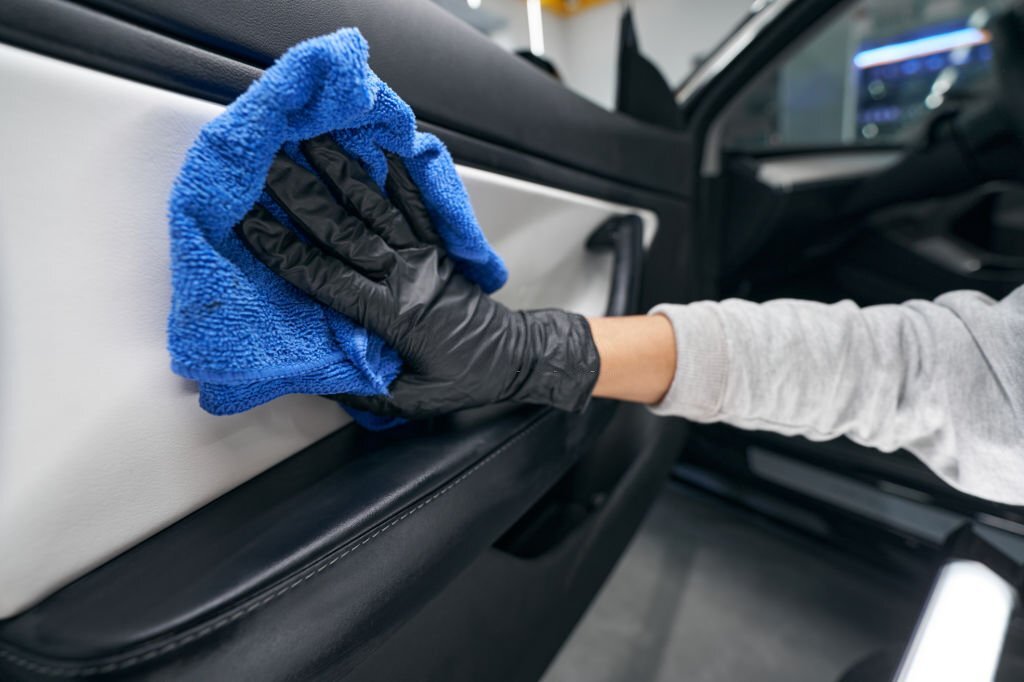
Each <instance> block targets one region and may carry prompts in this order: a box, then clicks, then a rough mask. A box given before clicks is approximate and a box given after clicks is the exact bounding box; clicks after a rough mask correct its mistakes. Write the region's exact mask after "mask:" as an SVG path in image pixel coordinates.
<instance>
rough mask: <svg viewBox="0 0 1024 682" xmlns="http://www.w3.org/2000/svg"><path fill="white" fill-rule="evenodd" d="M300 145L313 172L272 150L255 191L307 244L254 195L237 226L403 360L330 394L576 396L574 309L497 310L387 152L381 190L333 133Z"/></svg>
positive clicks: (409, 402) (454, 406)
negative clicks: (383, 388)
mask: <svg viewBox="0 0 1024 682" xmlns="http://www.w3.org/2000/svg"><path fill="white" fill-rule="evenodd" d="M302 148H303V152H304V153H305V155H306V157H307V158H308V160H309V161H310V163H312V165H313V166H314V167H315V168H316V170H317V173H318V175H315V174H313V173H310V172H309V171H307V170H306V169H304V168H303V167H301V166H300V165H298V164H297V163H295V162H294V161H292V160H291V159H289V158H288V157H287V156H285V155H283V154H279V155H278V157H277V159H275V161H274V164H273V166H272V167H271V169H270V173H269V174H268V176H267V190H268V192H269V193H270V194H271V195H272V196H273V197H274V199H275V200H276V201H277V202H278V203H279V204H280V205H281V206H282V207H283V208H284V209H285V210H286V211H287V212H288V214H289V216H290V217H291V219H292V221H293V222H294V224H295V226H296V228H297V229H299V230H301V231H302V233H303V234H304V236H306V237H308V240H309V242H310V243H304V242H303V241H301V240H299V239H298V238H297V237H296V235H295V234H294V233H292V232H291V231H290V230H288V229H287V228H286V227H284V226H283V225H281V224H280V223H279V222H278V221H276V220H275V219H274V218H273V217H272V216H271V215H270V213H269V212H268V211H266V210H265V209H263V208H261V207H259V206H257V207H256V208H254V209H253V210H252V211H250V212H249V214H248V215H247V216H246V217H245V219H244V220H243V221H242V222H241V223H240V224H239V225H238V227H237V228H236V229H237V231H238V234H239V235H240V236H241V238H242V240H243V241H244V242H245V243H246V244H247V245H248V247H249V248H250V249H251V250H252V252H253V253H254V254H255V255H256V257H257V258H259V259H260V260H261V261H262V262H263V263H265V264H266V265H267V267H269V268H270V269H271V270H273V271H274V272H276V273H277V274H278V275H280V276H281V277H283V278H285V279H286V280H288V281H289V282H290V283H291V284H293V285H294V286H296V287H298V288H299V289H301V290H302V291H304V292H306V293H308V294H309V295H310V296H313V297H314V298H316V299H317V300H318V301H320V302H321V303H323V304H325V305H327V306H329V307H331V308H333V309H335V310H337V311H339V312H341V313H343V314H345V315H347V316H349V317H351V318H352V319H354V320H355V321H356V322H358V323H359V324H361V325H363V326H365V327H366V328H367V329H369V330H371V331H374V332H376V333H377V334H379V335H380V336H381V338H383V339H384V340H385V341H386V342H387V343H388V344H390V345H391V346H393V347H394V348H395V349H396V350H397V351H398V353H399V355H400V356H401V357H402V358H403V360H404V361H405V367H404V369H403V371H402V374H401V375H400V376H399V377H398V378H397V379H396V380H395V381H394V383H393V384H392V385H391V389H390V395H387V396H370V397H364V396H353V395H339V396H331V397H333V398H335V399H337V400H340V401H341V402H343V403H345V404H347V405H349V406H351V407H353V408H356V409H360V410H367V411H371V412H375V413H377V414H383V415H389V416H396V415H397V416H403V417H411V418H416V417H426V416H431V415H435V414H440V413H444V412H450V411H453V410H458V409H461V408H465V407H474V406H479V405H485V404H487V403H493V402H499V401H503V400H513V401H518V402H524V403H536V404H543V405H551V406H553V407H558V408H561V409H564V410H580V409H582V408H583V407H584V406H585V405H586V404H587V401H588V400H589V398H590V393H591V391H592V390H593V387H594V383H595V381H597V373H598V366H599V362H598V354H597V349H596V348H595V346H594V341H593V338H592V337H591V334H590V325H589V324H588V323H587V321H586V320H585V319H584V318H583V317H582V316H580V315H576V314H573V313H568V312H565V311H562V310H534V311H513V310H509V309H508V308H506V307H505V306H503V305H502V304H500V303H498V302H497V301H494V300H493V299H492V298H491V297H490V296H488V295H487V294H485V293H483V291H481V290H480V288H479V287H478V286H477V285H476V284H474V283H473V282H471V281H469V280H468V279H466V278H465V277H463V276H462V275H461V274H459V273H458V272H457V271H456V269H455V264H454V263H453V262H452V260H451V259H450V258H449V257H448V254H447V253H446V252H445V250H444V247H443V245H442V243H441V240H440V238H439V237H438V236H437V233H436V232H435V231H434V229H433V227H432V226H431V223H430V219H429V217H428V215H427V211H426V207H425V206H424V205H423V201H422V199H421V197H420V195H419V191H418V190H417V189H416V186H415V184H414V183H413V182H412V180H411V179H410V178H409V176H408V173H407V171H406V170H405V168H404V166H403V165H402V164H401V162H399V161H398V160H397V159H394V158H393V159H391V160H390V164H389V172H388V181H387V192H388V196H389V197H390V200H389V199H387V198H385V197H384V196H383V195H382V194H381V192H380V190H379V189H378V188H377V187H376V185H375V184H374V183H373V181H372V180H371V179H370V178H369V177H368V176H367V175H366V173H365V171H363V169H362V168H361V167H360V166H359V164H357V163H355V162H353V161H351V160H350V159H348V158H347V157H346V156H345V155H344V154H343V153H342V151H341V150H340V149H339V148H338V146H337V145H336V144H335V143H334V141H333V140H331V139H329V138H327V137H321V138H317V139H316V140H313V141H310V142H306V143H303V146H302ZM318 176H319V177H318Z"/></svg>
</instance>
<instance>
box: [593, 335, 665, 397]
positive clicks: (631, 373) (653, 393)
mask: <svg viewBox="0 0 1024 682" xmlns="http://www.w3.org/2000/svg"><path fill="white" fill-rule="evenodd" d="M588 321H589V322H590V330H591V333H592V334H593V336H594V344H595V345H596V346H597V352H598V354H599V355H600V356H601V371H600V374H599V375H598V379H597V384H596V385H595V386H594V395H595V396H596V397H599V398H615V399H618V400H628V401H630V402H637V403H646V404H653V403H657V402H658V401H660V400H661V398H662V397H663V396H664V395H665V393H666V391H668V388H669V385H670V384H671V383H672V377H673V375H674V374H675V367H676V344H675V336H674V334H673V331H672V325H671V324H670V323H669V321H668V319H667V318H665V317H664V316H662V315H634V316H630V317H596V318H591V319H589V320H588Z"/></svg>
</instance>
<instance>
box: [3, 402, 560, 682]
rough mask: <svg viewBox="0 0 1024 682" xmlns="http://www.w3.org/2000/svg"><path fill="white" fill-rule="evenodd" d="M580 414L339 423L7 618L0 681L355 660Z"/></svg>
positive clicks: (485, 526)
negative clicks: (363, 425)
mask: <svg viewBox="0 0 1024 682" xmlns="http://www.w3.org/2000/svg"><path fill="white" fill-rule="evenodd" d="M573 419H578V416H573V415H569V414H566V413H561V412H557V411H553V410H543V409H537V408H510V407H503V408H501V407H499V408H489V409H487V410H479V411H474V412H467V413H464V414H462V415H457V416H455V417H452V418H449V419H447V420H445V421H438V422H435V423H433V424H419V425H410V426H406V427H403V428H400V429H397V430H394V431H392V432H389V433H384V434H373V433H368V432H365V431H362V430H359V429H356V428H354V427H350V428H345V429H342V430H341V431H339V432H337V433H335V434H334V435H332V436H330V437H328V438H326V439H324V440H323V441H321V442H319V443H317V444H315V445H313V446H312V447H310V448H309V449H308V450H306V451H304V452H303V453H300V454H299V455H296V456H295V457H293V458H290V459H289V460H287V461H285V462H283V463H282V464H280V465H278V466H276V467H274V468H272V469H270V470H269V471H267V472H266V473H264V474H262V475H261V476H259V477H257V478H255V479H253V480H252V481H250V482H248V483H246V484H244V485H243V486H241V487H239V488H237V489H235V490H234V491H232V492H230V493H228V494H227V495H225V496H224V497H222V498H220V499H218V500H216V501H215V502H213V503H211V504H209V505H208V506H206V507H204V508H202V509H200V510H199V511H197V512H195V513H194V514H192V515H190V516H189V517H187V518H185V519H183V520H182V521H180V522H179V523H177V524H175V525H174V526H172V527H170V528H168V529H167V530H165V531H163V532H161V533H159V534H158V535H156V536H154V537H153V538H151V539H149V540H147V541H145V542H144V543H142V544H140V545H139V546H137V547H135V548H133V549H131V550H129V551H128V552H126V553H125V554H123V555H121V556H119V557H117V558H115V559H114V560H112V561H110V562H109V563H107V564H106V565H104V566H102V567H100V568H99V569H97V570H95V571H93V572H92V573H90V574H88V575H86V576H85V577H83V578H81V579H80V580H78V581H76V582H75V583H72V584H71V585H69V586H67V587H66V588H64V589H62V590H60V591H59V592H57V593H56V594H54V595H52V596H51V597H49V598H48V599H46V600H45V601H43V602H42V603H40V604H38V605H37V606H35V607H34V608H32V609H31V610H29V611H27V612H25V613H23V614H21V615H19V616H18V617H16V618H13V619H10V620H7V621H5V622H2V623H0V678H2V679H8V677H10V678H13V679H19V680H20V679H52V678H54V677H69V676H75V675H87V676H96V677H98V678H101V679H107V678H118V679H120V678H121V677H123V676H128V677H131V678H132V679H136V678H138V677H145V678H150V677H152V678H160V679H162V678H163V677H164V676H166V677H168V678H173V679H283V678H289V679H306V676H305V675H304V672H305V673H308V674H309V676H313V675H314V674H315V671H316V668H314V669H309V667H310V666H326V665H328V664H331V665H336V664H337V661H338V660H342V659H344V660H348V661H351V662H352V664H353V665H354V664H355V663H356V662H358V660H360V659H361V657H362V656H364V655H365V654H366V653H368V652H369V651H372V649H373V648H375V646H376V645H377V643H379V642H380V641H381V640H382V639H384V638H385V637H386V636H387V635H388V634H389V633H390V632H391V631H392V630H393V629H394V628H395V627H397V626H398V625H399V624H400V622H399V621H400V620H401V619H402V618H404V617H408V616H409V615H410V614H411V613H414V612H415V611H416V610H417V609H418V608H419V607H420V606H421V605H422V604H423V603H424V602H426V601H427V600H429V599H430V597H431V596H432V595H433V594H435V593H436V592H437V591H438V590H440V588H441V587H443V586H444V585H445V584H447V583H448V582H449V581H450V580H452V579H453V578H454V577H455V576H456V575H458V573H459V572H460V571H461V570H462V569H463V568H464V567H465V566H467V565H468V564H469V563H470V562H471V561H472V559H473V558H474V557H476V556H477V555H478V554H479V553H480V552H482V551H483V550H485V549H486V548H487V547H489V546H490V545H491V544H492V543H493V542H494V541H495V540H496V539H497V538H498V537H499V536H500V535H501V534H502V532H503V531H505V530H506V529H507V528H508V527H509V526H510V525H511V524H513V523H514V522H515V521H516V519H517V518H518V517H519V516H521V515H522V514H523V513H524V511H525V510H527V509H528V508H529V507H530V506H531V505H532V504H533V503H534V502H535V501H536V500H537V499H538V498H539V497H540V496H541V495H542V494H543V493H544V492H545V491H546V490H548V489H549V488H550V487H551V486H552V485H553V484H554V483H555V482H556V481H557V480H558V479H559V477H560V476H561V475H562V474H563V473H564V472H565V471H566V470H567V469H568V468H569V467H570V466H571V464H572V461H573V459H574V455H573V454H572V453H571V452H570V450H571V448H566V447H565V438H566V434H567V433H568V432H569V431H570V430H571V429H569V428H568V421H567V420H573ZM214 651H216V655H209V654H210V653H211V652H214ZM297 666H299V667H297ZM302 666H305V669H304V668H303V667H302Z"/></svg>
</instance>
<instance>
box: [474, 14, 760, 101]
mask: <svg viewBox="0 0 1024 682" xmlns="http://www.w3.org/2000/svg"><path fill="white" fill-rule="evenodd" d="M750 4H751V0H633V15H634V19H635V21H636V27H637V34H638V36H639V39H640V48H641V50H642V51H643V52H644V54H645V55H646V56H647V57H648V58H649V59H651V60H652V61H653V62H654V63H655V64H657V65H658V67H659V68H660V69H661V71H662V73H663V74H664V75H665V77H666V79H667V80H668V82H669V84H670V85H672V86H675V85H677V84H678V83H679V82H681V81H682V80H683V78H685V77H686V76H687V75H688V74H689V73H690V71H691V70H692V69H693V64H694V60H695V59H696V58H697V57H698V56H701V55H704V54H706V53H707V52H708V51H709V50H711V49H712V48H713V47H714V46H715V45H717V44H718V42H719V41H720V40H721V39H722V38H724V37H725V35H726V34H727V33H728V32H729V31H730V30H731V29H732V28H733V27H734V26H735V25H736V24H737V23H738V22H739V20H740V18H741V17H742V16H743V15H744V14H745V13H746V12H747V10H748V9H749V8H750ZM482 5H483V7H485V8H486V9H487V10H488V11H491V12H494V13H495V14H499V15H501V16H503V17H505V19H506V20H507V21H508V24H507V25H506V27H505V28H504V29H502V30H501V31H498V32H497V33H495V34H494V35H493V36H492V38H494V40H495V41H496V42H497V43H499V44H500V45H502V47H504V48H506V49H509V50H516V49H524V48H526V47H528V46H529V33H528V31H527V24H526V3H525V2H524V1H523V0H482ZM621 12H622V5H621V4H620V3H619V2H608V3H606V4H604V5H599V6H597V7H594V8H592V9H588V10H586V11H584V12H581V13H579V14H577V15H574V16H571V17H560V16H557V15H553V14H551V13H550V12H545V13H544V42H545V46H546V48H547V56H548V58H549V59H551V61H552V62H554V64H555V66H556V67H557V68H558V69H559V71H561V73H562V77H563V78H564V80H565V83H566V85H568V86H569V87H570V88H572V89H573V90H576V91H577V92H579V93H581V94H583V95H584V96H586V97H588V98H589V99H591V100H593V101H595V102H597V103H598V104H600V105H601V106H604V107H607V108H612V106H613V105H614V101H615V77H616V70H617V68H618V64H617V58H618V44H619V17H620V15H621Z"/></svg>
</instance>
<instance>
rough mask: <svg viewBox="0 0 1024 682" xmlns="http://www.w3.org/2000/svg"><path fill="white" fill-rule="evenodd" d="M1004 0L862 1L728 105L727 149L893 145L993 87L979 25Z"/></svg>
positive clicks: (985, 39) (984, 38)
mask: <svg viewBox="0 0 1024 682" xmlns="http://www.w3.org/2000/svg"><path fill="white" fill-rule="evenodd" d="M1008 4H1009V3H1008V2H1004V1H1002V0H860V1H859V2H856V3H854V4H853V5H852V6H850V7H849V8H848V9H846V10H845V11H843V12H841V13H840V14H839V15H838V16H836V17H834V18H832V19H831V20H830V21H828V23H827V24H826V25H825V26H823V27H821V28H819V29H818V30H817V31H816V32H815V33H813V34H812V35H811V36H810V39H809V40H806V41H805V42H803V43H801V44H799V45H798V46H797V47H796V48H795V50H793V51H792V52H791V53H790V54H788V55H787V56H785V57H784V58H783V59H782V61H781V62H780V63H778V64H777V65H776V66H774V67H772V68H771V69H769V70H768V71H767V72H765V73H764V74H762V75H761V76H760V77H758V79H757V80H756V81H755V82H754V83H753V84H752V86H751V87H750V88H749V89H748V90H747V91H746V92H745V93H744V94H743V95H741V96H740V98H739V99H738V100H737V101H736V102H735V103H734V104H733V106H732V107H730V110H729V114H728V116H727V118H726V121H725V127H724V133H723V143H724V146H725V148H726V149H731V150H744V151H765V150H771V149H781V148H794V147H795V148H804V147H837V146H838V147H842V146H857V145H894V144H895V145H899V144H901V143H904V142H905V141H907V140H910V139H913V138H914V136H915V134H916V133H917V132H918V131H919V130H920V129H921V127H922V125H923V124H924V123H925V122H926V121H928V120H929V119H930V118H931V117H932V116H933V115H934V114H935V112H936V111H937V110H938V109H939V108H940V107H943V106H944V105H948V104H950V103H953V102H956V101H958V100H970V99H975V98H981V97H985V96H986V92H987V91H989V90H990V89H991V88H992V87H993V74H992V47H991V45H990V39H991V36H990V35H989V33H988V32H987V31H986V30H985V28H984V26H985V24H986V21H987V20H988V18H989V17H990V16H991V15H992V14H993V13H995V12H998V11H1001V10H1002V9H1003V8H1004V7H1005V6H1006V5H1008Z"/></svg>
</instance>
